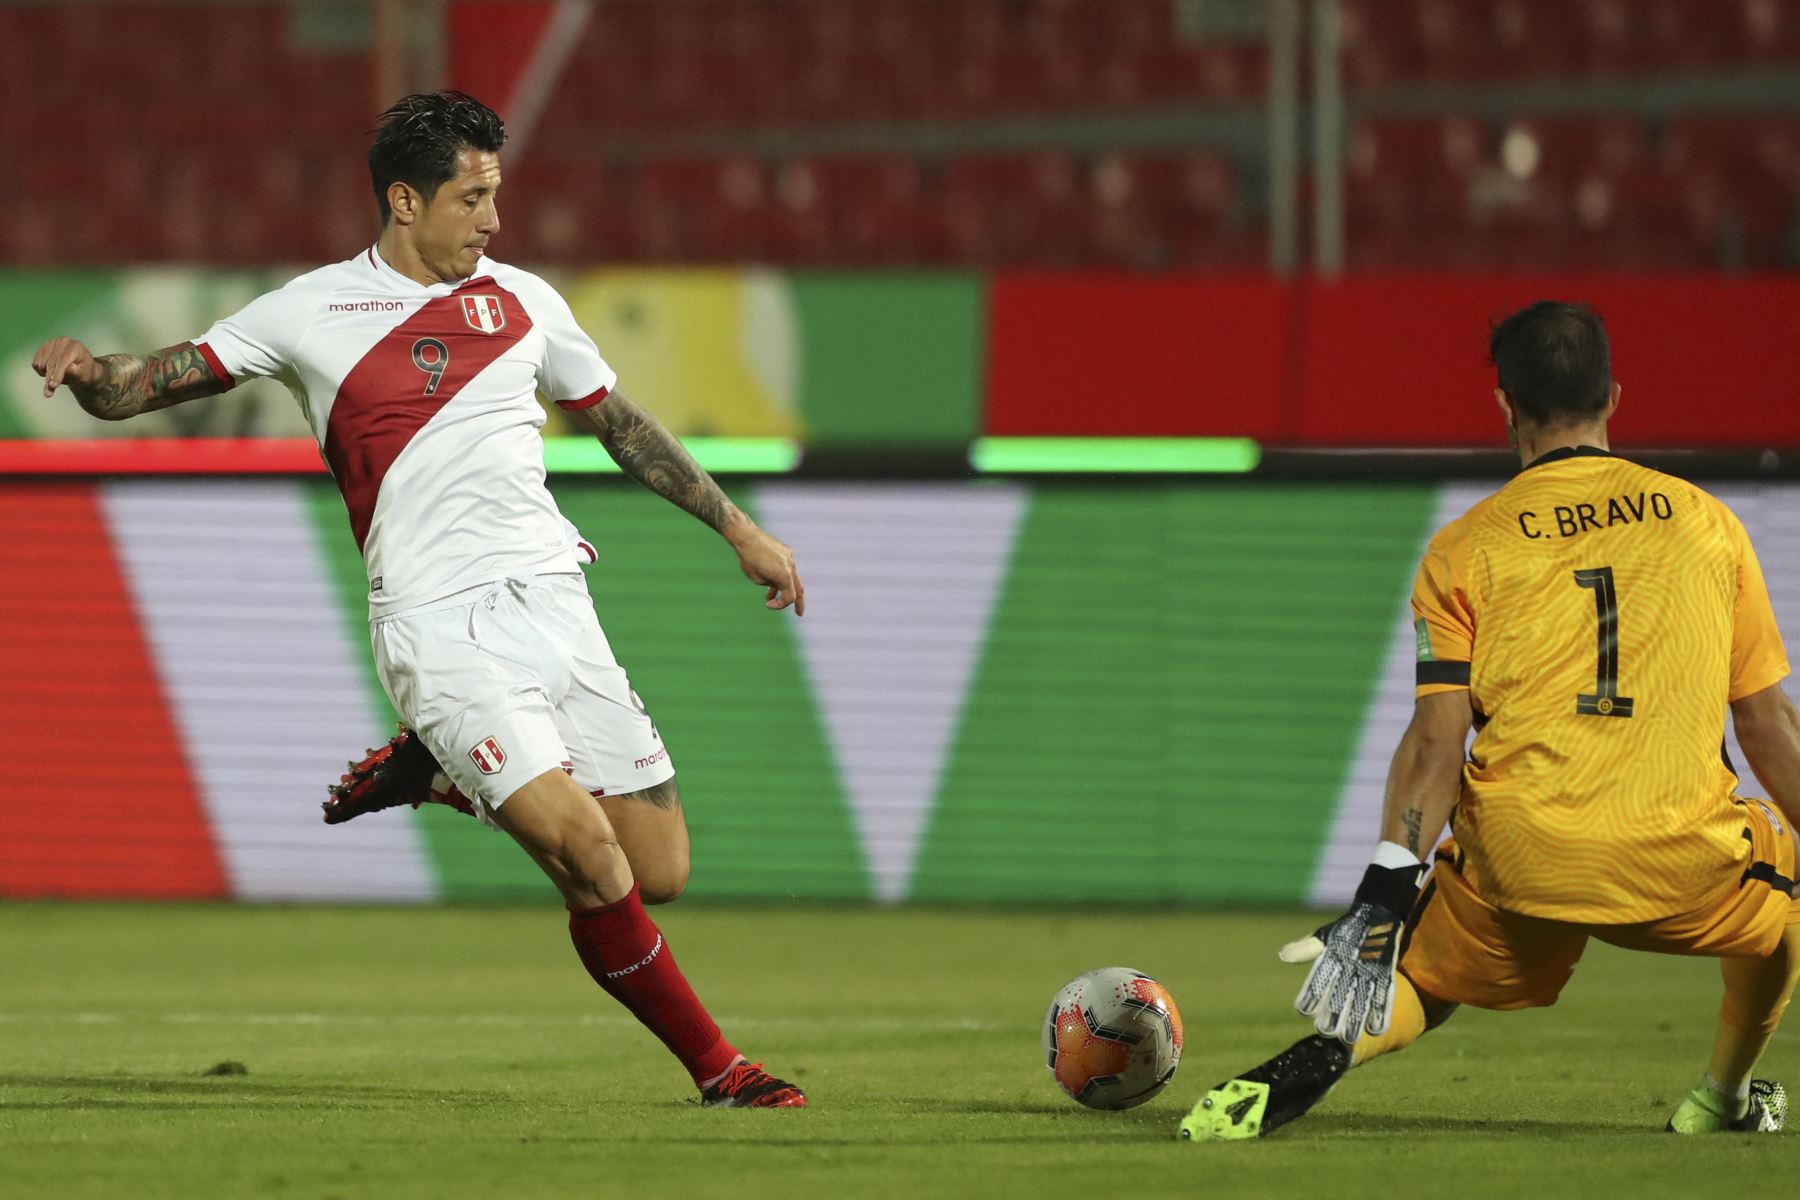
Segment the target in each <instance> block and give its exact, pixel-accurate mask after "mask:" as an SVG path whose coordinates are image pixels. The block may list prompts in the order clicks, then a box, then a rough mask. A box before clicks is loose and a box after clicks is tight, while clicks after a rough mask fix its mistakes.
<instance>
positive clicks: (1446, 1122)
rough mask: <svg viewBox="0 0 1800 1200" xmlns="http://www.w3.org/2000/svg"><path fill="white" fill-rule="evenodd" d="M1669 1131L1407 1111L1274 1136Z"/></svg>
mask: <svg viewBox="0 0 1800 1200" xmlns="http://www.w3.org/2000/svg"><path fill="white" fill-rule="evenodd" d="M1662 1132H1663V1127H1662V1124H1661V1122H1660V1120H1657V1121H1648V1122H1644V1123H1636V1122H1631V1121H1571V1120H1568V1119H1566V1118H1562V1117H1558V1118H1556V1119H1555V1120H1550V1119H1548V1118H1534V1117H1504V1116H1499V1115H1495V1116H1492V1117H1482V1116H1469V1117H1448V1116H1443V1115H1441V1114H1433V1115H1430V1116H1426V1115H1424V1114H1419V1115H1417V1116H1414V1115H1409V1114H1406V1113H1380V1114H1376V1113H1366V1114H1365V1113H1348V1112H1346V1113H1314V1114H1312V1115H1311V1116H1309V1117H1307V1118H1306V1120H1305V1121H1303V1122H1300V1123H1297V1124H1295V1125H1293V1126H1291V1127H1289V1128H1288V1129H1286V1130H1283V1131H1282V1132H1280V1133H1278V1134H1276V1135H1274V1136H1275V1137H1277V1138H1280V1139H1282V1140H1287V1139H1288V1138H1294V1139H1296V1140H1298V1139H1300V1138H1304V1137H1306V1136H1308V1135H1309V1134H1315V1135H1318V1136H1322V1137H1352V1138H1362V1137H1367V1138H1389V1139H1391V1138H1393V1137H1394V1136H1395V1135H1396V1134H1405V1135H1407V1136H1409V1137H1419V1136H1423V1137H1431V1136H1433V1135H1435V1134H1444V1135H1446V1136H1455V1137H1469V1136H1480V1135H1484V1134H1485V1135H1487V1136H1490V1137H1512V1136H1519V1137H1531V1138H1542V1137H1552V1138H1554V1137H1559V1136H1562V1135H1565V1134H1569V1133H1655V1134H1657V1135H1659V1136H1660V1135H1661V1134H1662Z"/></svg>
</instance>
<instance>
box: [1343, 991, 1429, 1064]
mask: <svg viewBox="0 0 1800 1200" xmlns="http://www.w3.org/2000/svg"><path fill="white" fill-rule="evenodd" d="M1424 1032H1425V1006H1424V1005H1423V1004H1421V1003H1420V1002H1419V991H1418V989H1417V988H1415V987H1413V985H1412V980H1410V979H1408V978H1407V977H1406V976H1404V975H1402V974H1400V973H1399V972H1397V971H1396V972H1395V973H1394V1012H1393V1015H1392V1016H1391V1017H1389V1018H1388V1027H1387V1032H1386V1033H1383V1034H1380V1035H1376V1034H1370V1033H1365V1034H1363V1035H1362V1036H1361V1037H1359V1038H1357V1039H1356V1045H1355V1046H1353V1047H1351V1050H1350V1065H1351V1066H1353V1067H1360V1066H1362V1065H1363V1064H1364V1063H1366V1062H1368V1061H1369V1060H1370V1059H1372V1058H1380V1057H1381V1056H1382V1055H1384V1054H1392V1053H1393V1052H1394V1051H1396V1050H1404V1049H1406V1048H1407V1047H1408V1046H1410V1045H1412V1044H1413V1043H1414V1042H1416V1041H1418V1040H1419V1035H1420V1034H1422V1033H1424Z"/></svg>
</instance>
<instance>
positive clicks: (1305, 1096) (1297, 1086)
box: [1176, 1035, 1350, 1142]
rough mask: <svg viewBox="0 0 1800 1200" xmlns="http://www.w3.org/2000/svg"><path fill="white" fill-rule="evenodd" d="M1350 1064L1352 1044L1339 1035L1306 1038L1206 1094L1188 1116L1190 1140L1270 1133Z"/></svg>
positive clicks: (1185, 1127) (1321, 1094)
mask: <svg viewBox="0 0 1800 1200" xmlns="http://www.w3.org/2000/svg"><path fill="white" fill-rule="evenodd" d="M1349 1069H1350V1047H1348V1046H1346V1045H1344V1043H1342V1042H1340V1041H1338V1040H1337V1039H1336V1038H1328V1037H1319V1036H1318V1035H1314V1036H1312V1037H1309V1038H1302V1039H1300V1040H1299V1041H1297V1042H1295V1043H1294V1044H1293V1045H1292V1046H1289V1047H1288V1048H1287V1049H1286V1050H1283V1051H1282V1052H1281V1053H1280V1054H1277V1055H1276V1056H1275V1057H1274V1058H1271V1059H1270V1060H1269V1061H1268V1062H1266V1063H1263V1064H1262V1065H1261V1066H1258V1067H1253V1068H1251V1069H1250V1070H1248V1071H1245V1072H1244V1073H1243V1074H1242V1075H1240V1076H1238V1077H1237V1078H1236V1079H1228V1080H1226V1081H1225V1082H1224V1083H1221V1084H1220V1085H1219V1086H1218V1087H1216V1088H1214V1089H1213V1090H1212V1091H1210V1092H1208V1093H1206V1095H1205V1096H1203V1097H1202V1098H1201V1100H1200V1103H1198V1104H1196V1105H1194V1109H1193V1111H1192V1112H1190V1113H1188V1115H1187V1116H1186V1117H1185V1118H1183V1120H1182V1122H1181V1125H1180V1127H1179V1128H1178V1129H1177V1130H1176V1136H1178V1137H1179V1138H1181V1140H1182V1141H1184V1142H1226V1141H1237V1140H1238V1139H1241V1138H1258V1137H1264V1136H1266V1135H1268V1134H1270V1133H1273V1132H1274V1131H1275V1130H1277V1129H1279V1128H1281V1126H1283V1125H1286V1124H1287V1123H1288V1122H1289V1121H1292V1120H1293V1119H1295V1118H1296V1117H1300V1116H1303V1115H1305V1113H1306V1111H1307V1110H1308V1109H1310V1108H1311V1107H1312V1106H1313V1105H1315V1104H1317V1103H1318V1102H1319V1101H1321V1100H1323V1099H1324V1098H1325V1095H1326V1093H1327V1092H1329V1091H1331V1089H1332V1088H1333V1087H1335V1086H1336V1085H1337V1081H1338V1080H1340V1079H1342V1078H1343V1077H1344V1072H1345V1071H1348V1070H1349Z"/></svg>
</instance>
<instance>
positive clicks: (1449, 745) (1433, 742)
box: [1381, 691, 1474, 859]
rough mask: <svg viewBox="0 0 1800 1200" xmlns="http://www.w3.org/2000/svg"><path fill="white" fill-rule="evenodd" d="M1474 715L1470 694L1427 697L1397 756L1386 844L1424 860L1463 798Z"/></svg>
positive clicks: (1385, 816)
mask: <svg viewBox="0 0 1800 1200" xmlns="http://www.w3.org/2000/svg"><path fill="white" fill-rule="evenodd" d="M1473 716H1474V710H1473V709H1472V708H1471V707H1470V704H1469V693H1468V692H1466V691H1455V692H1439V693H1436V694H1434V695H1430V696H1423V697H1421V698H1420V699H1419V701H1418V703H1417V704H1416V705H1415V706H1414V708H1413V719H1412V724H1410V725H1408V726H1407V727H1406V734H1405V736H1403V737H1402V738H1401V739H1400V748H1399V749H1398V750H1396V751H1394V762H1393V765H1392V766H1390V767H1389V768H1388V779H1387V796H1386V799H1385V800H1384V802H1383V804H1382V815H1381V838H1382V840H1383V841H1387V842H1393V843H1395V844H1396V845H1400V846H1405V847H1406V848H1407V849H1408V850H1411V851H1412V852H1413V853H1414V854H1415V855H1417V856H1418V857H1419V858H1421V859H1423V858H1424V857H1425V856H1426V855H1427V854H1429V853H1430V852H1431V847H1432V844H1433V841H1434V840H1435V839H1436V837H1437V835H1438V831H1439V830H1441V829H1443V827H1444V823H1445V822H1446V821H1448V820H1449V819H1450V811H1451V810H1452V809H1454V808H1455V807H1456V801H1457V799H1458V798H1459V797H1460V796H1461V794H1462V769H1463V761H1464V758H1465V753H1464V747H1465V745H1466V743H1467V740H1468V736H1469V728H1470V726H1471V725H1472V724H1473Z"/></svg>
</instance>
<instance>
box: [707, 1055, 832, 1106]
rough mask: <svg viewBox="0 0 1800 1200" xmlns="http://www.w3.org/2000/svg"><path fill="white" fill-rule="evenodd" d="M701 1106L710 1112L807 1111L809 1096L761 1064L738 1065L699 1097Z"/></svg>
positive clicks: (747, 1063) (740, 1063) (746, 1063)
mask: <svg viewBox="0 0 1800 1200" xmlns="http://www.w3.org/2000/svg"><path fill="white" fill-rule="evenodd" d="M700 1103H701V1104H703V1105H705V1106H706V1107H707V1108H805V1107H806V1093H805V1092H803V1091H801V1090H800V1089H799V1088H797V1087H795V1086H794V1085H793V1084H791V1083H789V1082H787V1081H786V1080H785V1079H777V1078H775V1077H774V1076H773V1075H771V1074H769V1073H768V1072H767V1071H765V1070H763V1065H762V1064H761V1063H753V1062H739V1063H738V1064H737V1065H736V1066H734V1067H732V1068H731V1070H729V1071H727V1072H725V1077H724V1078H723V1079H721V1080H719V1081H718V1082H717V1083H715V1084H713V1085H712V1086H711V1087H709V1088H707V1089H706V1090H705V1091H703V1092H701V1093H700Z"/></svg>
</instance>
